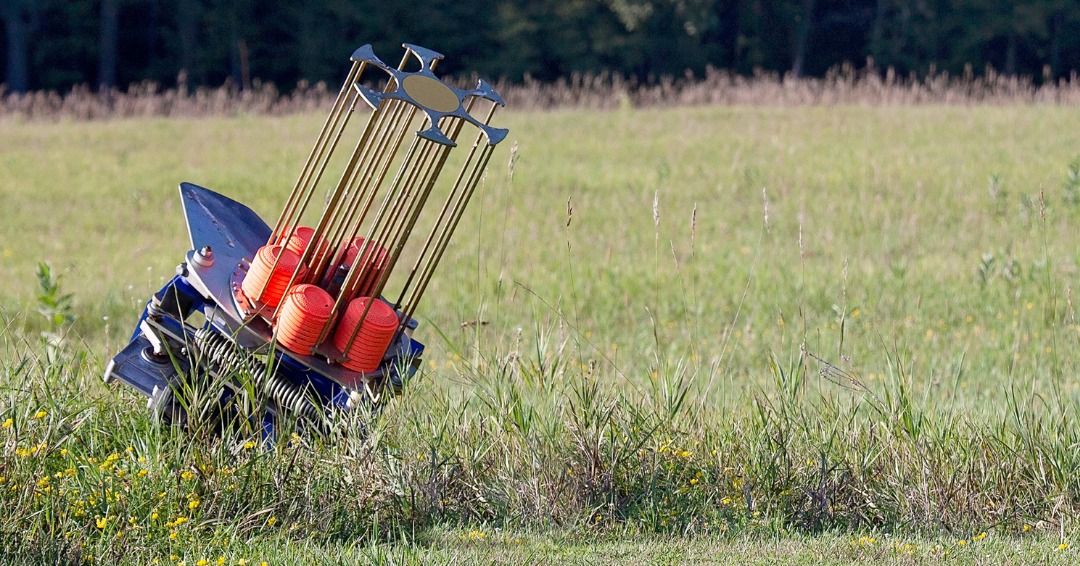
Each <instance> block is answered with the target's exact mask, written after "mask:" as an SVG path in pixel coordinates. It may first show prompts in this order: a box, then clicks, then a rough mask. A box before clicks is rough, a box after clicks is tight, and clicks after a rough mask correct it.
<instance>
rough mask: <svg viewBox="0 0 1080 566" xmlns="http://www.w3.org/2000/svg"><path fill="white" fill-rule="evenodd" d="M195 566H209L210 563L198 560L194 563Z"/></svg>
mask: <svg viewBox="0 0 1080 566" xmlns="http://www.w3.org/2000/svg"><path fill="white" fill-rule="evenodd" d="M195 566H210V561H209V560H207V559H205V558H200V559H199V560H198V561H197V562H195Z"/></svg>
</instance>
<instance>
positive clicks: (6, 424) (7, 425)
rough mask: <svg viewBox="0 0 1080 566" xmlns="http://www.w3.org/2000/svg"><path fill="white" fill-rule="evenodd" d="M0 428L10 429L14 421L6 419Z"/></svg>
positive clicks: (9, 418)
mask: <svg viewBox="0 0 1080 566" xmlns="http://www.w3.org/2000/svg"><path fill="white" fill-rule="evenodd" d="M0 426H3V427H4V428H11V427H13V426H15V419H13V418H11V417H8V418H7V420H5V421H4V424H3V425H0Z"/></svg>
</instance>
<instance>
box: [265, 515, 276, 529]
mask: <svg viewBox="0 0 1080 566" xmlns="http://www.w3.org/2000/svg"><path fill="white" fill-rule="evenodd" d="M275 524H277V517H275V516H273V515H271V516H270V518H269V519H267V520H266V526H268V527H272V526H274V525H275Z"/></svg>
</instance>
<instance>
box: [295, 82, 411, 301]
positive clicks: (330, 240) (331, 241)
mask: <svg viewBox="0 0 1080 566" xmlns="http://www.w3.org/2000/svg"><path fill="white" fill-rule="evenodd" d="M392 102H393V101H390V103H387V104H386V105H385V106H382V105H381V106H380V108H379V109H377V113H378V117H377V120H376V124H375V126H374V127H373V129H372V131H373V132H375V134H374V136H372V135H371V134H370V132H365V135H364V136H363V137H362V138H361V140H360V142H358V143H357V147H356V149H355V150H354V151H353V155H352V158H351V159H350V161H349V163H348V165H347V166H346V169H345V171H344V172H343V173H342V177H341V180H340V181H339V183H338V189H337V190H339V191H342V194H347V195H349V196H348V197H347V199H346V201H345V203H344V204H338V205H336V206H335V207H333V208H332V209H329V210H330V212H329V214H330V224H329V225H328V226H327V233H328V236H327V237H326V238H321V239H319V241H318V244H317V247H316V254H315V255H314V257H312V260H311V263H312V265H311V267H312V268H313V269H312V271H313V274H314V275H315V279H314V280H316V281H318V280H319V278H320V277H319V276H320V274H321V271H322V266H323V264H324V263H325V260H324V253H325V251H329V250H333V249H334V248H333V247H332V246H335V245H337V240H338V238H339V237H340V231H341V230H340V228H338V227H337V226H338V225H340V224H341V223H344V222H347V220H348V216H347V215H346V214H345V212H346V211H347V210H349V208H350V203H352V202H353V201H354V200H355V199H356V198H358V197H357V191H356V188H355V186H354V181H355V179H356V178H357V176H358V175H360V174H361V171H366V170H367V169H368V168H370V166H371V165H370V164H371V160H370V159H368V157H369V156H370V153H371V151H372V148H373V147H376V146H378V145H379V144H382V143H384V141H383V140H384V139H385V137H386V136H385V133H384V132H385V129H386V127H387V125H388V124H389V123H390V122H388V121H387V115H388V114H392V110H391V109H390V107H391V106H392ZM357 164H361V167H359V168H358V167H357Z"/></svg>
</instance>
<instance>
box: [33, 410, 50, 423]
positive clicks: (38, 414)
mask: <svg viewBox="0 0 1080 566" xmlns="http://www.w3.org/2000/svg"><path fill="white" fill-rule="evenodd" d="M47 416H49V412H48V411H46V410H45V409H38V412H36V413H34V420H35V421H39V420H41V419H43V418H45V417H47Z"/></svg>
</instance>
